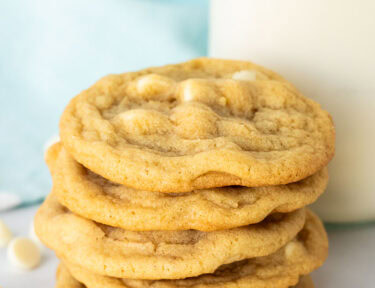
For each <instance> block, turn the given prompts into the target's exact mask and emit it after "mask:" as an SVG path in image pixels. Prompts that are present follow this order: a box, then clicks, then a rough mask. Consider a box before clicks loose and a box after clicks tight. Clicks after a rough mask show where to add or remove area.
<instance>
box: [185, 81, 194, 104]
mask: <svg viewBox="0 0 375 288" xmlns="http://www.w3.org/2000/svg"><path fill="white" fill-rule="evenodd" d="M193 100H194V96H193V93H192V88H191V83H190V82H187V83H186V84H185V87H184V91H183V101H184V102H189V101H193Z"/></svg>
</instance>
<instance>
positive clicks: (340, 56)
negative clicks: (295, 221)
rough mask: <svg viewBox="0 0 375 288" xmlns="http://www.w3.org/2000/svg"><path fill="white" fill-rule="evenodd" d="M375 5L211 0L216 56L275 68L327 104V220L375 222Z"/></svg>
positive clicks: (320, 205)
mask: <svg viewBox="0 0 375 288" xmlns="http://www.w3.org/2000/svg"><path fill="white" fill-rule="evenodd" d="M374 11H375V1H374V0H361V1H355V0H232V1H229V0H212V1H211V15H210V18H211V19H210V56H212V57H223V58H235V59H236V58H237V59H245V60H251V61H254V62H256V63H259V64H261V65H264V66H266V67H269V68H271V69H273V70H275V71H277V72H279V73H280V74H282V75H283V76H284V77H285V78H287V79H288V80H290V81H291V82H292V83H294V84H295V85H296V86H297V87H298V89H299V90H300V91H302V93H304V94H305V95H306V96H308V97H310V98H312V99H315V100H316V101H318V102H319V103H321V104H322V106H323V108H325V109H326V110H328V111H329V112H330V113H331V115H332V116H333V119H334V122H335V126H336V133H337V134H336V135H337V137H336V156H335V158H334V160H333V161H332V162H331V164H330V165H329V171H330V182H329V186H328V190H327V192H326V193H325V194H324V195H323V196H322V197H321V199H320V200H319V201H318V202H317V203H316V204H315V205H314V209H315V210H316V211H317V212H318V213H319V214H320V216H321V217H322V218H323V219H324V220H325V221H328V222H355V221H366V220H375V167H374V166H375V152H374V151H375V55H374V54H375V17H374Z"/></svg>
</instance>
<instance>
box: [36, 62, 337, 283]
mask: <svg viewBox="0 0 375 288" xmlns="http://www.w3.org/2000/svg"><path fill="white" fill-rule="evenodd" d="M60 136H61V142H60V143H57V144H54V145H53V146H51V147H50V149H49V150H48V151H47V153H46V162H47V164H48V167H49V169H50V171H51V175H52V178H53V188H52V192H51V194H50V195H49V196H48V197H47V199H46V200H45V202H44V203H43V205H42V206H41V208H40V209H39V211H38V213H37V215H36V218H35V230H36V233H37V235H38V236H39V238H40V239H41V240H42V241H43V242H44V243H45V244H46V245H47V246H49V247H50V248H52V249H53V250H54V251H55V252H56V255H57V256H58V257H59V258H60V259H61V262H62V264H61V265H60V267H59V269H58V272H57V276H56V277H57V282H56V287H58V288H62V287H65V288H69V287H74V288H79V287H80V288H81V287H82V288H83V287H86V288H99V287H100V288H101V287H109V288H111V287H113V288H124V287H125V288H141V287H145V288H146V287H154V288H174V287H180V288H183V287H185V288H188V287H189V288H198V287H199V288H205V287H212V288H213V287H222V288H225V287H228V288H229V287H234V286H235V287H240V288H241V287H253V288H261V287H262V288H266V287H275V288H287V287H299V288H308V287H313V283H312V281H311V279H310V278H309V276H306V275H308V274H310V273H311V272H312V271H314V270H315V269H317V268H318V267H319V266H321V265H322V264H323V262H324V260H325V258H326V257H327V251H328V242H327V236H326V233H325V230H324V227H323V225H322V223H321V222H320V220H319V218H318V217H317V216H316V215H315V214H313V213H312V212H311V211H310V210H308V209H307V208H304V207H305V206H307V205H309V204H311V203H313V202H314V201H315V200H316V199H317V198H318V197H319V196H320V195H321V194H322V193H323V192H324V190H325V188H326V186H327V182H328V173H327V168H326V165H327V164H328V162H329V161H330V160H331V158H332V157H333V154H334V144H335V143H334V136H335V132H334V127H333V123H332V120H331V117H330V116H329V114H328V113H327V112H326V111H324V110H322V109H321V107H320V106H319V104H317V103H315V102H313V101H312V100H310V99H308V98H306V97H304V96H303V95H301V94H300V93H299V92H298V91H297V90H296V88H294V87H293V86H292V85H291V84H290V83H288V82H287V81H286V80H285V79H283V78H282V77H281V76H279V75H277V74H276V73H274V72H272V71H269V70H267V69H265V68H263V67H260V66H258V65H255V64H253V63H250V62H241V61H230V60H220V59H209V58H201V59H195V60H192V61H188V62H186V63H181V64H175V65H168V66H163V67H153V68H149V69H145V70H141V71H139V72H129V73H124V74H119V75H110V76H107V77H104V78H103V79H101V80H100V81H98V82H97V83H96V84H94V85H93V86H92V87H90V88H89V89H87V90H85V91H83V92H82V93H80V94H79V95H78V96H76V97H75V98H73V99H72V101H71V102H70V103H69V105H68V107H67V108H66V110H65V111H64V113H63V115H62V118H61V121H60Z"/></svg>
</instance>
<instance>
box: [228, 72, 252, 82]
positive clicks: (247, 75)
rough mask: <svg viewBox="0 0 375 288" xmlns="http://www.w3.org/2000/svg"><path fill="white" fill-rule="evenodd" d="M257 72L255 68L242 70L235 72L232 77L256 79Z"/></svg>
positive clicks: (244, 79) (245, 79)
mask: <svg viewBox="0 0 375 288" xmlns="http://www.w3.org/2000/svg"><path fill="white" fill-rule="evenodd" d="M256 78H257V73H256V71H254V70H242V71H238V72H236V73H234V74H233V75H232V79H234V80H240V81H255V80H256Z"/></svg>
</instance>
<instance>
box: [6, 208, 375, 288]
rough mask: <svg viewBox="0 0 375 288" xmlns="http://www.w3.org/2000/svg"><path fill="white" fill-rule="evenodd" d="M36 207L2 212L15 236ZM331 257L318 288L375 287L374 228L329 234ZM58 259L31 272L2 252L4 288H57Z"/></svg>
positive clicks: (318, 275)
mask: <svg viewBox="0 0 375 288" xmlns="http://www.w3.org/2000/svg"><path fill="white" fill-rule="evenodd" d="M36 209H37V207H35V206H34V207H28V208H23V209H17V210H13V211H9V212H0V219H2V220H3V221H4V222H5V223H6V224H7V225H8V226H9V227H10V228H11V230H12V231H13V232H14V234H15V235H16V236H28V234H29V228H30V223H31V221H32V218H33V216H34V214H35V211H36ZM329 238H330V255H329V257H328V260H327V262H326V263H325V264H324V266H323V267H321V268H320V269H319V270H318V271H316V272H314V273H313V275H312V276H313V279H314V282H315V285H316V287H317V288H374V287H375V224H367V225H357V226H339V227H337V226H336V227H334V228H332V229H330V230H329ZM57 263H58V261H57V259H56V257H55V256H54V254H53V253H52V251H50V250H48V249H45V251H44V253H43V260H42V263H41V265H40V266H39V267H38V268H36V269H35V270H32V271H20V270H18V269H17V268H15V267H12V266H11V265H10V264H9V262H8V261H7V258H6V249H4V248H2V249H1V250H0V286H1V288H34V287H35V288H36V287H38V288H48V287H54V283H55V270H56V266H57Z"/></svg>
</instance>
